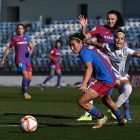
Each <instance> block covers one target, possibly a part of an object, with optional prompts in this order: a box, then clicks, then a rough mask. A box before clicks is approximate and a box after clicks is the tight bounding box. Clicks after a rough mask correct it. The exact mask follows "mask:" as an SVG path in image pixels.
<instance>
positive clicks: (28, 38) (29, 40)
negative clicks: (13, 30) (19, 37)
mask: <svg viewBox="0 0 140 140" xmlns="http://www.w3.org/2000/svg"><path fill="white" fill-rule="evenodd" d="M26 38H27V42H28V44H29V43H30V42H31V39H30V37H29V36H26Z"/></svg>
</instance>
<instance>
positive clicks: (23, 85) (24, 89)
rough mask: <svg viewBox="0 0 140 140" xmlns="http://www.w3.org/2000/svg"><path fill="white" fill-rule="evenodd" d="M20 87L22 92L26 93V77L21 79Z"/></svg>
mask: <svg viewBox="0 0 140 140" xmlns="http://www.w3.org/2000/svg"><path fill="white" fill-rule="evenodd" d="M22 89H23V94H27V89H28V79H26V78H23V80H22Z"/></svg>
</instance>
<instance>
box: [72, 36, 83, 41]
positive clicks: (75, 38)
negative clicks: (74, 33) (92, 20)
mask: <svg viewBox="0 0 140 140" xmlns="http://www.w3.org/2000/svg"><path fill="white" fill-rule="evenodd" d="M71 38H72V39H77V40H79V41H82V40H81V39H79V38H77V37H71ZM71 38H70V39H71Z"/></svg>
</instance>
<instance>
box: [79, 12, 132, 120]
mask: <svg viewBox="0 0 140 140" xmlns="http://www.w3.org/2000/svg"><path fill="white" fill-rule="evenodd" d="M78 21H79V22H80V23H81V25H82V33H83V34H84V35H85V36H86V39H87V40H88V39H91V38H92V37H96V38H97V42H98V43H100V44H101V46H102V44H103V43H111V44H113V43H114V32H115V30H116V29H118V28H120V27H122V26H124V20H123V18H122V15H121V13H120V12H118V11H116V10H111V11H109V12H108V13H107V25H98V26H96V27H94V28H93V29H92V30H91V31H90V32H89V33H86V26H87V19H85V18H84V16H81V15H80V16H79V19H78ZM125 46H127V47H128V45H127V43H126V42H125ZM99 49H100V51H102V52H104V53H105V54H107V52H106V51H105V50H104V49H103V48H99ZM106 59H107V60H108V62H109V61H110V59H109V57H108V56H106ZM119 92H120V94H121V91H119ZM91 103H93V101H91ZM128 106H129V99H127V101H126V102H125V103H124V110H125V113H126V115H127V118H128V120H130V121H131V117H130V113H129V109H128ZM112 117H113V118H114V119H115V118H116V117H115V116H112ZM77 120H78V121H82V120H92V118H91V116H90V114H89V113H88V112H85V115H82V116H81V117H80V118H78V119H77Z"/></svg>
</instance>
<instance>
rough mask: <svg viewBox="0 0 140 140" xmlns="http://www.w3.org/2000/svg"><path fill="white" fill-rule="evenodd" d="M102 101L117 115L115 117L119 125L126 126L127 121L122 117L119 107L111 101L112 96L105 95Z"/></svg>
mask: <svg viewBox="0 0 140 140" xmlns="http://www.w3.org/2000/svg"><path fill="white" fill-rule="evenodd" d="M110 93H111V91H110ZM102 101H103V103H104V104H105V105H106V106H107V107H108V108H110V109H111V111H112V112H113V114H115V116H116V117H117V120H118V125H125V124H126V122H127V120H126V119H124V118H123V117H122V115H121V113H120V110H119V108H118V107H117V105H116V104H115V103H114V102H113V100H112V99H111V94H110V95H109V94H108V95H105V96H104V97H103V98H102Z"/></svg>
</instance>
